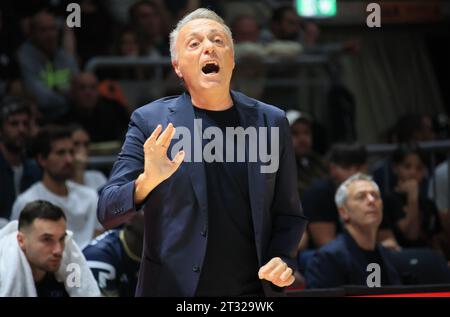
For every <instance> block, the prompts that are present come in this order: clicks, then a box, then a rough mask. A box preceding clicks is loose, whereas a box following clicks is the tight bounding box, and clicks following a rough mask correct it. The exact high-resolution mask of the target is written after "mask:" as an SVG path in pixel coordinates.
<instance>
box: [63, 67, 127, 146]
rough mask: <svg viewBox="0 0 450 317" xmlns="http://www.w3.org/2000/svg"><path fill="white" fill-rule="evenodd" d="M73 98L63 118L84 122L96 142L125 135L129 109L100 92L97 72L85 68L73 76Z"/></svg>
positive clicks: (119, 138) (85, 127)
mask: <svg viewBox="0 0 450 317" xmlns="http://www.w3.org/2000/svg"><path fill="white" fill-rule="evenodd" d="M70 102H71V108H70V111H69V113H68V114H67V115H66V116H65V117H64V118H63V119H62V120H61V122H63V123H78V124H80V125H81V126H82V127H83V128H84V129H86V131H87V132H88V133H89V135H90V137H91V139H92V142H105V141H116V140H122V139H123V137H124V135H125V133H126V131H127V128H128V121H129V118H130V116H129V113H128V111H127V109H126V108H125V107H124V106H122V105H121V104H119V103H117V102H115V101H112V100H109V99H106V98H102V97H101V96H100V94H99V91H98V81H97V77H96V76H95V75H94V74H93V73H90V72H82V73H79V74H77V75H75V76H74V77H73V78H72V83H71V87H70Z"/></svg>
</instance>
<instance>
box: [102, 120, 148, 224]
mask: <svg viewBox="0 0 450 317" xmlns="http://www.w3.org/2000/svg"><path fill="white" fill-rule="evenodd" d="M143 127H144V120H143V118H142V116H141V115H140V114H139V112H138V111H135V112H134V113H133V115H132V116H131V121H130V124H129V127H128V132H127V134H126V137H125V142H124V144H123V146H122V150H121V152H120V153H119V155H118V158H117V160H116V162H115V163H114V166H113V169H112V171H111V175H110V178H109V180H108V182H107V183H106V185H105V186H103V188H102V189H101V190H100V196H99V201H98V207H97V216H98V219H99V221H100V223H101V224H102V225H103V227H104V228H105V229H109V228H113V227H116V226H118V225H120V224H122V223H124V222H125V221H126V220H127V219H128V217H130V216H131V215H132V212H134V211H136V210H138V209H139V208H138V207H137V206H136V205H135V203H134V182H135V180H136V178H137V177H138V176H139V174H140V173H142V171H143V170H144V151H143V145H144V143H145V141H146V140H147V134H146V133H145V131H144V130H143Z"/></svg>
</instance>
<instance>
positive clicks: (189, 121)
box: [168, 93, 207, 216]
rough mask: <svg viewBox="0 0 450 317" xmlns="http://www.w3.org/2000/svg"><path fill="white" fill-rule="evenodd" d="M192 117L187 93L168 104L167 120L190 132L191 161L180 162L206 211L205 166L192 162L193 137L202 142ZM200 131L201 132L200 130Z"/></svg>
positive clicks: (201, 163)
mask: <svg viewBox="0 0 450 317" xmlns="http://www.w3.org/2000/svg"><path fill="white" fill-rule="evenodd" d="M194 119H195V116H194V109H193V107H192V103H191V98H190V96H189V95H188V94H187V93H184V94H183V95H181V96H180V97H179V98H178V100H177V102H175V103H174V104H173V105H171V106H169V116H168V120H169V122H172V124H173V125H174V127H175V128H177V127H186V128H187V129H189V131H190V133H191V162H184V163H182V164H184V165H185V168H186V169H187V173H188V174H189V177H190V179H191V183H192V187H193V189H194V192H195V196H196V198H197V201H198V204H199V206H200V209H201V210H202V211H204V212H205V213H206V211H207V189H206V175H205V168H204V164H203V162H194V144H195V143H194V139H195V138H197V140H196V141H195V142H196V144H200V145H201V144H202V140H201V135H194ZM200 133H202V132H201V131H200ZM170 150H171V148H169V151H168V152H169V153H170ZM206 216H207V214H206Z"/></svg>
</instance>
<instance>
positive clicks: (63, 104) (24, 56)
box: [18, 11, 78, 121]
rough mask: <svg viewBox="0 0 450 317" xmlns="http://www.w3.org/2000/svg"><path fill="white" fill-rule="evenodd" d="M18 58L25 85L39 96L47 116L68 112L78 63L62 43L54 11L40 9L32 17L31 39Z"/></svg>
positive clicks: (44, 113) (39, 103)
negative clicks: (73, 78)
mask: <svg viewBox="0 0 450 317" xmlns="http://www.w3.org/2000/svg"><path fill="white" fill-rule="evenodd" d="M18 61H19V65H20V69H21V73H22V78H23V80H24V84H25V88H26V89H27V90H29V92H30V93H32V94H33V95H34V96H35V97H36V99H37V103H38V107H39V110H40V111H41V112H42V113H43V115H44V119H46V120H48V121H52V120H55V119H57V118H59V117H61V116H62V115H64V114H65V113H67V111H68V108H69V106H68V103H67V99H66V93H67V90H68V88H69V83H70V78H71V76H72V75H73V74H75V73H77V72H78V65H77V63H76V61H75V60H74V58H73V57H71V56H70V55H68V54H67V53H65V52H64V51H63V50H62V49H61V47H60V46H59V44H58V28H57V25H56V22H55V18H54V16H53V15H52V14H50V13H49V12H46V11H40V12H38V13H36V14H35V15H34V16H33V17H32V19H31V21H30V34H29V39H28V40H27V41H26V42H25V43H24V44H22V45H21V47H20V48H19V51H18Z"/></svg>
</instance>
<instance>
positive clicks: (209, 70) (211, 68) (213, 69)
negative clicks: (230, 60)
mask: <svg viewBox="0 0 450 317" xmlns="http://www.w3.org/2000/svg"><path fill="white" fill-rule="evenodd" d="M219 71H220V66H219V64H218V63H217V62H216V61H207V62H206V63H205V64H204V65H203V67H202V72H203V74H204V75H215V74H217V73H219Z"/></svg>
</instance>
